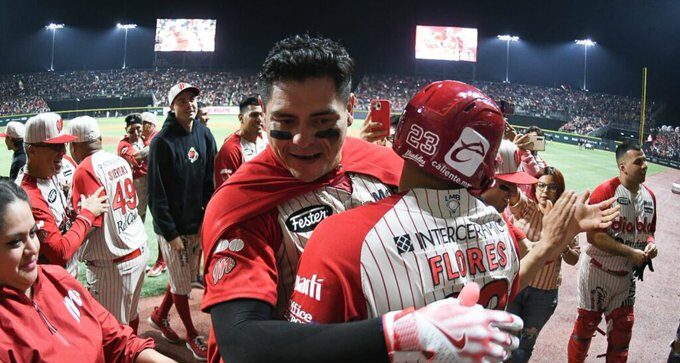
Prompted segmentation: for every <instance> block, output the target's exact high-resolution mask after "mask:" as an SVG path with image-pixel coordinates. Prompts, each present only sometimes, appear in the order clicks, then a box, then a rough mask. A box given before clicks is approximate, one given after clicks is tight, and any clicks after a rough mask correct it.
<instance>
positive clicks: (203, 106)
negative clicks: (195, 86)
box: [196, 101, 207, 109]
mask: <svg viewBox="0 0 680 363" xmlns="http://www.w3.org/2000/svg"><path fill="white" fill-rule="evenodd" d="M196 104H197V106H196V107H198V108H199V109H201V108H205V107H206V106H207V105H206V104H205V102H203V101H198V102H196Z"/></svg>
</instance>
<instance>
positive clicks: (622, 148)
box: [616, 142, 642, 164]
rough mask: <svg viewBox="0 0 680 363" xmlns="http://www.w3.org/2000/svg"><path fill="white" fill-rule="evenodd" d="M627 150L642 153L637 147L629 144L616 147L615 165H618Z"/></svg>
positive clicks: (625, 143)
mask: <svg viewBox="0 0 680 363" xmlns="http://www.w3.org/2000/svg"><path fill="white" fill-rule="evenodd" d="M629 150H635V151H642V149H641V148H640V146H639V145H637V144H632V143H630V142H624V143H622V144H620V145H619V146H617V147H616V163H617V164H618V163H620V162H621V159H623V157H624V156H626V153H627V152H628V151H629Z"/></svg>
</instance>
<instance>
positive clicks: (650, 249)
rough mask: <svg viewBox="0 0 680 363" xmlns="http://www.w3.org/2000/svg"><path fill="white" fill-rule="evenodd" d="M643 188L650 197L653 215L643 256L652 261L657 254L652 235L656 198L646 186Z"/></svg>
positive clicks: (654, 228) (654, 226) (654, 229)
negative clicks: (652, 204)
mask: <svg viewBox="0 0 680 363" xmlns="http://www.w3.org/2000/svg"><path fill="white" fill-rule="evenodd" d="M642 187H643V188H646V189H647V191H649V194H650V195H651V196H652V202H653V203H654V215H653V216H652V223H651V225H650V230H649V236H648V237H647V246H645V251H644V252H645V256H647V258H649V259H652V258H655V257H656V256H657V254H658V251H657V249H656V240H655V239H654V233H656V206H657V204H656V196H655V195H654V192H653V191H652V190H651V189H649V188H647V187H646V186H644V185H643V186H642Z"/></svg>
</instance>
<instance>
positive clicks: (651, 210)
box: [645, 207, 654, 214]
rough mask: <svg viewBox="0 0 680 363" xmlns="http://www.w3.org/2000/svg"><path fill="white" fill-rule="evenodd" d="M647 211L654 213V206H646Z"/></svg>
mask: <svg viewBox="0 0 680 363" xmlns="http://www.w3.org/2000/svg"><path fill="white" fill-rule="evenodd" d="M645 213H649V214H653V213H654V208H652V207H645Z"/></svg>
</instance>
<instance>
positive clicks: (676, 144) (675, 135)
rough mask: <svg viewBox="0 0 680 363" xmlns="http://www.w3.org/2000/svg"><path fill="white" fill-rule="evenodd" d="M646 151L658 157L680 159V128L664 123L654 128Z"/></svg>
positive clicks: (646, 145)
mask: <svg viewBox="0 0 680 363" xmlns="http://www.w3.org/2000/svg"><path fill="white" fill-rule="evenodd" d="M645 152H646V153H647V155H649V156H653V157H656V158H661V159H667V160H673V161H680V128H679V127H671V126H667V125H663V126H661V127H657V128H654V129H652V130H651V132H650V137H649V138H648V139H647V142H646V143H645Z"/></svg>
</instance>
